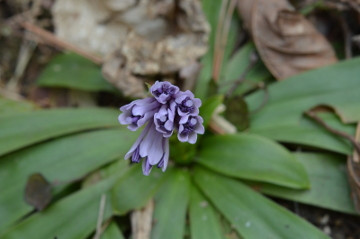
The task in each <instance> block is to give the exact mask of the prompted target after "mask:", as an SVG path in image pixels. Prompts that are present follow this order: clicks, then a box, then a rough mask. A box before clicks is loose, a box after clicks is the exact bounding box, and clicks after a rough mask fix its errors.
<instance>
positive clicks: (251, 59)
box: [225, 52, 258, 98]
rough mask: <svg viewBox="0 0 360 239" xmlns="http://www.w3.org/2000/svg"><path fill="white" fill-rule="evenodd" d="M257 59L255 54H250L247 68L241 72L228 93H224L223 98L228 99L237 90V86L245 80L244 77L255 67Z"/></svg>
mask: <svg viewBox="0 0 360 239" xmlns="http://www.w3.org/2000/svg"><path fill="white" fill-rule="evenodd" d="M257 61H258V58H257V56H256V53H255V52H252V53H251V55H250V62H249V64H248V65H247V67H246V68H245V70H244V71H243V73H242V74H241V75H240V77H239V79H237V80H236V81H235V82H234V84H233V86H232V87H231V88H230V89H229V90H228V92H227V93H226V95H225V97H226V98H229V97H230V96H231V95H232V94H233V93H234V91H235V90H236V88H238V86H239V85H240V84H241V83H242V82H243V81H245V80H246V75H247V74H248V73H249V71H250V70H251V69H252V68H253V67H254V66H255V64H256V63H257Z"/></svg>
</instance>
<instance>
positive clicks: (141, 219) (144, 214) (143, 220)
mask: <svg viewBox="0 0 360 239" xmlns="http://www.w3.org/2000/svg"><path fill="white" fill-rule="evenodd" d="M153 211H154V200H152V199H151V200H149V202H148V203H147V204H146V206H145V207H144V208H143V209H141V210H135V211H133V212H132V213H131V226H132V238H133V239H149V238H150V233H151V227H152V216H153Z"/></svg>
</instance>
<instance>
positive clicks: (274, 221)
mask: <svg viewBox="0 0 360 239" xmlns="http://www.w3.org/2000/svg"><path fill="white" fill-rule="evenodd" d="M194 175H195V182H196V183H197V184H198V185H199V187H200V188H201V190H202V191H203V192H204V193H205V195H206V196H207V197H208V198H209V199H210V200H211V202H212V203H213V204H214V205H215V207H216V208H217V209H218V210H219V211H220V212H222V213H223V214H224V216H225V217H226V218H227V219H228V220H229V221H230V222H231V224H232V225H233V227H234V228H235V229H236V230H237V231H238V232H239V233H240V234H241V235H242V236H243V237H244V238H245V239H257V238H274V239H275V238H279V239H280V238H312V239H320V238H321V239H325V238H326V239H328V237H327V236H326V235H325V234H323V233H322V232H321V231H319V230H318V229H317V228H315V227H314V226H313V225H311V224H310V223H308V222H306V221H305V220H304V219H302V218H300V217H298V216H296V215H295V214H293V213H291V212H290V211H288V210H286V209H285V208H283V207H281V206H279V205H277V204H276V203H274V202H272V201H271V200H269V199H266V198H265V197H263V196H262V195H260V194H258V193H257V192H254V191H253V190H252V189H250V188H249V187H247V186H245V185H244V184H242V183H241V182H239V181H236V180H234V179H229V178H227V177H224V176H220V175H217V174H215V173H211V172H210V171H207V170H204V169H200V168H198V169H197V170H196V171H195V172H194Z"/></svg>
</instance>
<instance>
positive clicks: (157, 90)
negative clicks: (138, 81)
mask: <svg viewBox="0 0 360 239" xmlns="http://www.w3.org/2000/svg"><path fill="white" fill-rule="evenodd" d="M150 92H151V94H152V95H153V96H154V97H155V99H156V100H157V101H158V102H159V103H161V104H166V103H167V102H168V101H169V100H171V99H172V97H173V96H174V95H175V94H177V93H178V92H179V87H177V86H174V85H172V84H171V83H170V82H159V81H156V82H155V84H154V85H153V86H151V88H150Z"/></svg>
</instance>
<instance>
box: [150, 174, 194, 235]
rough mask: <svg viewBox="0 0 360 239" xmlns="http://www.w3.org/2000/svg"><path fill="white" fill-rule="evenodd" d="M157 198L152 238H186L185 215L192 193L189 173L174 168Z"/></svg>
mask: <svg viewBox="0 0 360 239" xmlns="http://www.w3.org/2000/svg"><path fill="white" fill-rule="evenodd" d="M167 173H171V175H170V176H169V178H168V179H167V180H166V183H165V184H164V185H163V187H162V188H161V190H160V191H159V194H158V195H157V196H156V198H155V203H156V207H155V211H154V222H155V225H154V227H153V229H152V231H151V238H153V239H157V238H171V239H182V238H184V231H185V216H186V209H187V205H188V201H189V194H190V176H189V173H188V172H186V171H182V170H173V171H169V172H167Z"/></svg>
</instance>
